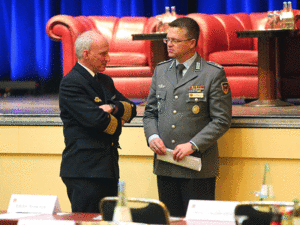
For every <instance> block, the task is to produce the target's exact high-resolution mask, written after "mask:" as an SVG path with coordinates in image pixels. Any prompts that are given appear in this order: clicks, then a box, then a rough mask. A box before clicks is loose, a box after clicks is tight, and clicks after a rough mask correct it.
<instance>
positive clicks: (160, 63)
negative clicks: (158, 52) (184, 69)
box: [157, 59, 173, 66]
mask: <svg viewBox="0 0 300 225" xmlns="http://www.w3.org/2000/svg"><path fill="white" fill-rule="evenodd" d="M172 60H173V59H169V60H166V61H162V62H159V63H157V66H158V65H162V64H165V63H167V62H171V61H172Z"/></svg>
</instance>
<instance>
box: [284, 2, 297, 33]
mask: <svg viewBox="0 0 300 225" xmlns="http://www.w3.org/2000/svg"><path fill="white" fill-rule="evenodd" d="M294 28H295V23H294V13H293V8H292V2H290V1H289V2H288V6H287V19H286V29H294Z"/></svg>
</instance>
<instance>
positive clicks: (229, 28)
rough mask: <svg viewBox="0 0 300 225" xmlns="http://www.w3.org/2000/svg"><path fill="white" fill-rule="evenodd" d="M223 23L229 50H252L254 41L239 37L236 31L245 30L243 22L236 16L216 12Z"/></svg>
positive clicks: (215, 15)
mask: <svg viewBox="0 0 300 225" xmlns="http://www.w3.org/2000/svg"><path fill="white" fill-rule="evenodd" d="M212 16H213V17H215V18H217V19H218V20H219V21H220V22H221V24H222V25H223V27H224V29H225V31H226V34H227V42H228V49H227V50H251V49H252V41H251V39H248V38H238V37H237V33H236V31H240V30H245V27H244V26H243V24H242V23H241V22H240V20H238V19H237V18H236V17H234V16H232V15H225V14H214V15H212Z"/></svg>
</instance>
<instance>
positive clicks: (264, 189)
mask: <svg viewBox="0 0 300 225" xmlns="http://www.w3.org/2000/svg"><path fill="white" fill-rule="evenodd" d="M274 198H275V195H274V190H273V185H272V178H271V172H270V165H269V164H268V163H266V164H265V169H264V176H263V182H262V186H261V190H260V196H259V200H260V201H274Z"/></svg>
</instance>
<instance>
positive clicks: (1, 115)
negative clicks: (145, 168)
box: [0, 95, 300, 128]
mask: <svg viewBox="0 0 300 225" xmlns="http://www.w3.org/2000/svg"><path fill="white" fill-rule="evenodd" d="M133 100H134V101H135V102H136V103H137V104H138V108H137V111H138V115H137V117H136V118H134V119H133V121H132V122H131V123H130V124H126V126H138V127H140V126H142V115H143V113H144V105H145V101H146V100H145V99H133ZM288 101H289V102H291V103H293V104H294V105H293V106H284V107H246V106H245V104H244V102H243V100H238V99H235V100H233V116H232V125H231V128H242V127H244V128H300V100H298V99H293V100H288ZM59 113H60V111H59V106H58V95H38V96H26V95H25V96H10V97H1V98H0V125H1V126H62V122H61V120H60V117H59Z"/></svg>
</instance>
